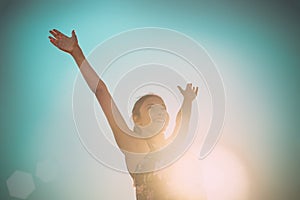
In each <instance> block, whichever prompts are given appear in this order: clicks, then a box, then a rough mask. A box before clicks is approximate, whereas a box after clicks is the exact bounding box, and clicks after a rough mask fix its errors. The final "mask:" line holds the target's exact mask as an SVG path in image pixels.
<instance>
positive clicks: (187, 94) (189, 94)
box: [177, 83, 198, 100]
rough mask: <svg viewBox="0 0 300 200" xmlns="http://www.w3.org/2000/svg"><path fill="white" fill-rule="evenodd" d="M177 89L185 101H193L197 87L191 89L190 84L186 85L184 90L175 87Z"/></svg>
mask: <svg viewBox="0 0 300 200" xmlns="http://www.w3.org/2000/svg"><path fill="white" fill-rule="evenodd" d="M177 88H178V89H179V91H180V92H181V94H182V95H183V97H184V98H185V99H189V100H194V99H195V98H196V96H197V94H198V87H193V86H192V84H191V83H189V84H187V85H186V88H185V90H183V89H182V88H181V87H180V86H177Z"/></svg>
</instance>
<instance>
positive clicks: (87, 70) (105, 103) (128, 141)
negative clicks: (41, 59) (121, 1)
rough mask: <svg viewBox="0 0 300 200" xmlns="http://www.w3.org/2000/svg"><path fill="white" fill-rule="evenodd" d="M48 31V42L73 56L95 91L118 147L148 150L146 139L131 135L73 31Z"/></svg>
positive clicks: (142, 151) (129, 149)
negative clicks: (66, 32)
mask: <svg viewBox="0 0 300 200" xmlns="http://www.w3.org/2000/svg"><path fill="white" fill-rule="evenodd" d="M50 33H51V34H52V35H53V36H54V38H53V37H50V36H49V39H50V42H51V43H52V44H53V45H55V46H56V47H57V48H59V49H60V50H62V51H65V52H67V53H69V54H70V55H71V56H72V57H73V58H74V60H75V62H76V64H77V66H78V67H79V69H80V71H81V73H82V75H83V77H84V78H85V80H86V82H87V84H88V86H89V87H90V89H91V90H92V91H93V92H94V93H95V96H96V98H97V100H98V102H99V104H100V106H101V108H102V110H103V112H104V114H105V116H106V119H107V120H108V123H109V125H110V127H111V129H112V132H113V134H114V137H115V140H116V142H117V144H118V146H119V148H120V149H121V150H122V151H129V152H134V153H145V152H148V151H149V149H148V145H147V143H146V141H144V140H142V139H139V138H135V137H133V136H131V135H133V133H132V131H131V130H130V129H129V128H128V126H127V124H126V122H125V120H124V118H123V117H122V115H121V113H120V111H119V109H118V108H117V106H116V104H115V102H114V100H113V98H112V96H111V94H110V92H109V90H108V88H107V87H106V85H105V83H104V82H103V81H102V80H101V79H100V78H99V76H98V75H97V73H96V72H95V71H94V70H93V68H92V67H91V65H90V64H89V62H88V61H87V60H86V58H85V56H84V54H83V52H82V50H81V48H80V46H79V44H78V40H77V37H76V35H75V31H72V37H67V36H65V35H64V34H62V33H61V32H59V31H57V30H55V29H54V30H51V31H50Z"/></svg>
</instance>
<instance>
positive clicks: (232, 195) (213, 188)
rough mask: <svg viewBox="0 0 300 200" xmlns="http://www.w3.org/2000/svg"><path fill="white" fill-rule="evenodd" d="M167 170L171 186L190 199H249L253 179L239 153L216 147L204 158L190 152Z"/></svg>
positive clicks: (171, 188) (173, 189)
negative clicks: (249, 178)
mask: <svg viewBox="0 0 300 200" xmlns="http://www.w3.org/2000/svg"><path fill="white" fill-rule="evenodd" d="M166 171H167V174H168V177H169V178H168V186H169V188H170V190H172V191H173V192H176V193H179V194H182V195H184V196H185V197H186V199H197V200H202V199H203V200H204V199H205V200H246V199H248V198H247V196H248V190H249V188H248V187H249V182H248V177H247V173H246V169H245V166H244V165H243V163H242V162H241V161H240V160H239V159H238V157H237V156H235V154H234V153H233V152H231V151H229V150H227V149H225V148H222V147H216V148H215V149H214V151H213V152H212V153H211V154H210V155H209V156H208V157H207V158H206V159H204V160H198V159H197V157H196V155H193V154H191V153H187V154H186V155H185V156H184V157H182V158H181V159H180V160H179V161H177V162H176V163H175V164H174V165H172V166H171V167H170V168H169V169H168V170H166Z"/></svg>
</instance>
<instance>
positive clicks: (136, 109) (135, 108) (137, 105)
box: [132, 94, 163, 117]
mask: <svg viewBox="0 0 300 200" xmlns="http://www.w3.org/2000/svg"><path fill="white" fill-rule="evenodd" d="M149 97H157V98H160V99H161V100H162V101H163V99H162V98H161V97H160V96H158V95H156V94H146V95H144V96H142V97H141V98H139V99H138V100H137V101H136V102H135V104H134V106H133V108H132V116H138V117H139V116H140V108H141V106H142V104H143V103H144V101H145V100H146V99H147V98H149Z"/></svg>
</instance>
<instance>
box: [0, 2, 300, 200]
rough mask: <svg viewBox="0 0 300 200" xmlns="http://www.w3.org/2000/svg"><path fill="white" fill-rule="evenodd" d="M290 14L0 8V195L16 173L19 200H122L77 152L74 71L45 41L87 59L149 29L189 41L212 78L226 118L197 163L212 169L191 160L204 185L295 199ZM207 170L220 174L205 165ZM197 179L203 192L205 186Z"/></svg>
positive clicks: (208, 5) (295, 30) (295, 13)
mask: <svg viewBox="0 0 300 200" xmlns="http://www.w3.org/2000/svg"><path fill="white" fill-rule="evenodd" d="M299 11H300V3H299V1H297V0H290V1H283V0H282V1H277V0H276V1H264V2H262V1H248V2H247V3H246V2H244V1H243V2H241V1H234V0H228V1H205V0H200V1H197V3H195V2H193V1H171V0H169V1H156V0H154V1H133V0H130V1H106V2H105V1H96V0H95V1H79V0H78V1H70V0H69V1H58V0H56V1H52V2H50V1H33V0H26V1H25V0H10V1H9V0H7V1H1V2H0V27H1V31H0V44H1V53H0V61H1V68H0V70H1V71H0V76H1V79H0V88H1V99H0V102H1V122H0V123H1V130H0V132H1V135H0V137H1V138H0V141H1V145H0V156H1V173H0V198H1V199H13V198H11V197H9V193H8V188H7V185H6V181H7V179H8V178H9V177H10V176H11V175H12V174H13V173H14V172H15V171H16V170H19V171H24V172H28V173H30V174H32V176H33V180H34V183H35V185H36V189H35V190H34V191H33V192H32V193H31V194H30V196H29V197H28V199H30V200H35V199H45V200H47V199H49V200H50V199H57V200H60V199H61V200H62V199H73V200H82V199H90V200H94V199H95V200H96V199H133V195H134V193H133V189H132V181H131V179H130V177H129V175H128V174H122V173H119V172H116V171H113V170H111V169H108V168H106V167H105V166H102V165H101V164H99V163H98V162H97V161H96V160H94V159H93V158H92V157H91V156H90V155H89V154H88V153H87V152H86V150H85V149H84V148H83V146H82V145H81V143H80V140H79V138H78V136H77V133H76V128H75V124H74V121H73V114H72V91H73V84H74V80H75V77H76V75H77V74H78V69H77V67H76V65H75V62H74V61H73V60H72V58H71V57H70V56H69V55H66V54H65V53H62V52H60V51H58V50H57V49H55V48H54V47H53V46H52V45H51V44H50V42H49V41H48V38H47V37H48V35H49V33H48V31H49V30H50V29H53V28H57V29H58V30H61V31H62V32H64V33H66V34H70V33H71V30H72V29H75V30H76V32H77V34H78V39H79V42H80V45H81V47H82V49H83V51H84V52H85V54H89V52H91V51H92V50H93V49H94V48H95V47H96V45H98V44H99V43H100V42H102V41H104V40H105V39H107V38H109V37H111V36H112V35H115V34H118V33H119V32H122V31H126V30H129V29H133V28H141V27H152V26H154V27H162V28H170V29H174V30H176V31H179V32H182V33H184V34H186V35H188V36H190V37H192V38H194V39H195V40H196V41H198V42H199V43H200V44H201V45H202V46H204V47H205V48H206V50H207V51H208V53H209V54H210V56H211V57H212V59H213V60H214V62H215V63H216V64H217V66H218V69H219V71H220V73H221V75H222V77H223V79H224V84H225V87H226V95H227V107H226V109H227V113H226V121H225V125H224V129H223V135H222V138H221V140H220V142H219V143H218V148H217V149H218V151H216V152H215V154H212V155H214V156H215V157H213V156H212V157H211V159H210V160H207V161H206V162H207V163H213V164H207V163H206V164H203V165H201V164H200V167H199V168H201V169H202V168H204V169H205V170H208V171H205V170H203V171H202V172H207V173H206V176H205V175H204V177H205V180H206V181H207V180H213V178H212V179H210V178H209V176H207V175H209V173H212V174H217V172H220V171H223V172H226V173H227V175H228V174H232V177H226V176H224V177H223V179H218V180H219V181H220V180H221V183H222V181H223V182H224V184H225V182H226V184H230V182H232V185H231V186H230V187H228V190H227V192H228V191H234V190H235V189H237V191H236V192H237V193H236V194H232V195H233V196H231V197H233V198H231V200H232V199H234V198H237V197H236V196H234V195H241V194H240V192H241V191H243V190H245V192H244V193H242V196H241V198H237V199H239V200H241V199H243V198H244V199H262V200H264V199H299V198H300V194H299V190H298V189H299V187H300V176H299V174H298V172H299V168H300V156H299V153H298V152H299V151H300V144H299V141H300V137H299V131H300V129H299V124H300V123H299V119H300V117H299V111H300V109H299V102H300V99H299V97H300V96H299V86H300V81H299V80H300V77H299V75H300V70H299V69H300V68H299V66H300V56H299V52H300V38H299V35H300V24H299V19H300V12H299ZM194 148H195V149H196V150H195V149H193V150H194V152H197V148H198V146H197V145H196V147H194ZM226 159H227V160H226ZM44 161H49V163H50V167H49V165H48V169H49V170H50V171H52V172H53V171H54V172H55V173H54V174H56V175H53V178H52V179H51V181H49V182H43V181H42V180H40V178H39V177H38V175H37V174H36V170H37V164H38V163H40V162H44ZM201 162H202V161H201ZM203 162H205V160H204V161H203ZM214 163H217V164H214ZM222 163H223V164H222ZM198 164H199V163H197V165H198ZM216 165H220V166H225V167H224V168H219V169H218V168H213V167H208V168H207V166H216ZM51 166H54V167H51ZM233 169H237V170H233ZM213 170H216V171H213ZM46 171H47V170H46ZM202 175H203V174H202ZM220 176H221V175H220ZM220 176H219V177H217V178H220ZM201 177H202V176H201ZM234 177H239V179H238V178H237V179H236V181H235V182H234V181H231V178H232V179H234ZM221 178H222V177H221ZM224 180H227V181H224ZM237 180H240V182H238V181H237ZM243 181H244V182H243ZM208 182H209V181H207V182H205V181H204V184H207V185H206V186H204V188H205V187H206V188H207V187H208V189H207V190H210V191H211V190H214V189H215V188H211V187H210V185H209V183H208ZM226 184H225V185H226ZM234 184H236V185H237V187H236V188H235V187H234ZM238 185H240V186H239V187H238ZM241 185H242V186H243V187H244V188H241V187H242V186H241ZM209 187H210V188H209ZM220 192H221V191H220ZM224 195H229V194H228V193H224ZM230 195H231V194H230ZM211 199H213V200H214V199H222V197H217V196H216V197H211ZM228 199H230V197H228Z"/></svg>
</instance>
